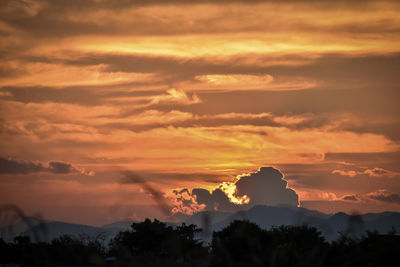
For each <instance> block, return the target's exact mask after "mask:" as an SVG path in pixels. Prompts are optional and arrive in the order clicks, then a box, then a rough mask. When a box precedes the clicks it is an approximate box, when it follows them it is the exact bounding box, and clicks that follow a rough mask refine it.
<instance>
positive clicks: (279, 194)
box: [236, 167, 299, 206]
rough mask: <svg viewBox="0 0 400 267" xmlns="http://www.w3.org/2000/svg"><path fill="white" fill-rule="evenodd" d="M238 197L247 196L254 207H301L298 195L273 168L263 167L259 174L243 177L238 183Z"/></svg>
mask: <svg viewBox="0 0 400 267" xmlns="http://www.w3.org/2000/svg"><path fill="white" fill-rule="evenodd" d="M236 188H237V195H238V196H244V195H247V196H248V197H249V198H250V202H249V204H250V205H252V206H254V205H279V204H285V205H291V206H298V205H299V197H298V195H297V193H296V192H295V191H294V190H293V189H291V188H289V187H288V183H287V181H286V180H285V179H283V174H282V173H281V172H280V171H279V170H277V169H274V168H272V167H261V168H260V169H259V170H258V171H257V172H254V173H250V174H247V175H242V176H241V177H240V179H239V180H238V181H237V182H236Z"/></svg>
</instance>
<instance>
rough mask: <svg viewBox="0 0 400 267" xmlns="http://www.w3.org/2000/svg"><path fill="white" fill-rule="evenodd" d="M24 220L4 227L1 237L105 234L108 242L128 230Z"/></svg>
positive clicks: (44, 239) (50, 237) (38, 237)
mask: <svg viewBox="0 0 400 267" xmlns="http://www.w3.org/2000/svg"><path fill="white" fill-rule="evenodd" d="M24 220H25V219H24ZM24 220H21V221H19V222H17V223H15V224H13V225H11V226H7V227H5V228H2V229H1V231H0V234H1V236H0V237H2V238H3V239H4V240H6V241H12V240H13V238H14V237H16V236H19V235H22V236H28V237H30V239H31V240H32V241H51V240H52V239H54V238H57V237H59V236H61V235H72V236H76V237H78V236H80V235H86V236H89V237H94V236H97V235H103V236H104V237H105V241H106V242H108V240H110V239H111V238H112V237H114V236H115V235H116V234H117V233H118V232H119V231H122V230H126V229H121V228H119V227H112V225H110V226H111V227H94V226H89V225H83V224H73V223H66V222H57V221H41V222H40V223H39V221H38V220H37V219H36V220H33V219H31V220H32V221H33V222H35V224H32V225H33V227H29V226H28V225H27V224H26V223H24ZM25 221H26V220H25ZM130 224H132V222H130Z"/></svg>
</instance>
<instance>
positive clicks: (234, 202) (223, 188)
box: [174, 167, 299, 213]
mask: <svg viewBox="0 0 400 267" xmlns="http://www.w3.org/2000/svg"><path fill="white" fill-rule="evenodd" d="M174 193H175V194H176V195H177V196H179V197H178V198H177V203H179V204H178V205H177V208H176V211H178V210H179V211H181V212H183V211H187V210H190V209H191V207H192V206H193V205H195V204H197V205H200V206H196V208H197V210H199V209H204V210H218V211H235V210H238V209H243V208H249V207H252V206H255V205H271V206H275V205H290V206H298V205H299V197H298V195H297V193H296V192H295V191H294V190H293V189H291V188H289V187H288V186H287V181H286V180H284V179H283V174H282V173H281V172H280V171H279V170H277V169H274V168H272V167H261V168H260V169H259V170H258V171H257V172H254V173H248V174H242V175H239V176H237V180H236V181H235V182H223V183H221V184H220V185H219V186H218V187H217V188H216V189H214V190H212V191H211V192H210V191H209V190H207V189H204V188H194V189H193V190H192V191H191V192H190V191H189V190H188V189H183V190H180V191H178V190H174ZM183 193H184V194H185V198H183V197H182V196H183ZM185 201H186V202H185ZM183 207H185V208H183ZM197 210H196V211H197ZM191 213H193V212H192V211H191Z"/></svg>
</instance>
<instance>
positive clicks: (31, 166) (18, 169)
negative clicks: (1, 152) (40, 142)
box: [0, 157, 46, 174]
mask: <svg viewBox="0 0 400 267" xmlns="http://www.w3.org/2000/svg"><path fill="white" fill-rule="evenodd" d="M43 171H46V168H45V167H44V166H43V165H42V163H40V162H33V161H23V160H15V159H9V158H4V157H0V173H1V174H28V173H33V172H43Z"/></svg>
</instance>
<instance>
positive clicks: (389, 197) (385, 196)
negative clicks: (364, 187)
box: [366, 190, 400, 204]
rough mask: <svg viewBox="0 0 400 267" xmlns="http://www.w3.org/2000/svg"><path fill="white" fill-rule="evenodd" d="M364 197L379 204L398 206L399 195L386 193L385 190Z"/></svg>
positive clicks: (399, 201)
mask: <svg viewBox="0 0 400 267" xmlns="http://www.w3.org/2000/svg"><path fill="white" fill-rule="evenodd" d="M366 197H367V198H369V199H372V200H378V201H381V202H386V203H396V204H400V195H399V194H397V193H391V192H388V191H386V190H378V191H376V192H371V193H369V194H367V195H366Z"/></svg>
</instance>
